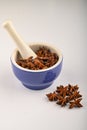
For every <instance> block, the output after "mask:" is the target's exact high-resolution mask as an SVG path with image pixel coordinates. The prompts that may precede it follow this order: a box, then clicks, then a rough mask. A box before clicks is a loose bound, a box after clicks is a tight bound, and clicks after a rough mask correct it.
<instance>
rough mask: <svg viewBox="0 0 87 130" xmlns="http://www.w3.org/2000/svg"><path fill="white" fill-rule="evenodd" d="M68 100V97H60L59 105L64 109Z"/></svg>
mask: <svg viewBox="0 0 87 130" xmlns="http://www.w3.org/2000/svg"><path fill="white" fill-rule="evenodd" d="M67 102H68V100H67V98H66V97H62V96H58V100H57V104H59V105H61V106H62V107H63V106H65V105H66V104H67Z"/></svg>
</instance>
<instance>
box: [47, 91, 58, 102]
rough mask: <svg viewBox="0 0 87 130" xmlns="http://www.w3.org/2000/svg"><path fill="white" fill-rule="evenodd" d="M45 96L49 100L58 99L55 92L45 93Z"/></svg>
mask: <svg viewBox="0 0 87 130" xmlns="http://www.w3.org/2000/svg"><path fill="white" fill-rule="evenodd" d="M46 96H47V97H48V99H49V100H50V101H57V100H58V96H57V94H56V92H53V93H49V94H46Z"/></svg>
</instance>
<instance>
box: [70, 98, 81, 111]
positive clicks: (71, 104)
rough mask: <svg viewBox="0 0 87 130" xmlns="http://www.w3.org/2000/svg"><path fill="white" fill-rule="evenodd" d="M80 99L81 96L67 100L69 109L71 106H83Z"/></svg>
mask: <svg viewBox="0 0 87 130" xmlns="http://www.w3.org/2000/svg"><path fill="white" fill-rule="evenodd" d="M81 100H82V98H80V99H75V100H74V101H72V102H69V103H70V105H69V108H70V109H71V108H73V107H83V105H82V104H81V103H80V101H81Z"/></svg>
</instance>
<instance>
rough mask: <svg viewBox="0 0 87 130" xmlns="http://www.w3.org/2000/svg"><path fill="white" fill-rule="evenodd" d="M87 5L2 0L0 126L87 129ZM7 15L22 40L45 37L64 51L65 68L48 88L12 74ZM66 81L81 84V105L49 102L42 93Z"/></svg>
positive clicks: (81, 1)
mask: <svg viewBox="0 0 87 130" xmlns="http://www.w3.org/2000/svg"><path fill="white" fill-rule="evenodd" d="M86 9H87V1H86V0H60V1H59V0H43V1H40V0H36V1H35V0H31V1H30V0H19V1H16V0H15V1H11V0H8V1H7V0H6V1H5V0H3V1H1V0H0V24H1V26H0V57H1V58H0V59H1V60H0V130H87V123H86V122H87V72H86V71H87V61H86V51H87V45H86V42H87V39H86V26H87V22H86V20H87V15H86V13H87V10H86ZM7 19H11V20H12V21H13V23H14V26H15V28H16V30H17V31H18V32H19V33H20V35H21V36H22V37H23V39H24V40H25V42H32V41H34V42H37V41H43V42H49V43H53V44H54V46H56V47H59V48H60V49H61V50H62V52H63V56H64V63H63V69H62V72H61V74H60V76H59V78H58V79H57V80H56V81H55V82H54V84H53V85H52V86H51V87H49V88H47V89H45V90H41V91H33V90H29V89H27V88H25V87H24V86H23V85H22V84H21V83H20V82H19V81H18V80H17V79H16V77H15V76H14V74H13V72H12V69H11V64H10V55H11V53H12V51H13V50H14V48H15V45H14V43H13V40H12V39H11V38H10V37H9V35H8V34H7V32H6V31H5V29H4V28H3V27H2V23H3V22H4V21H5V20H7ZM68 83H71V84H78V85H79V87H80V91H81V93H82V94H83V105H84V107H83V108H81V109H72V110H69V109H67V108H61V107H60V106H57V105H56V104H55V103H51V102H48V100H47V98H46V96H45V94H46V93H49V92H52V91H54V90H55V88H56V86H57V85H60V84H64V85H66V84H68Z"/></svg>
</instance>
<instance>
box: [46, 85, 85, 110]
mask: <svg viewBox="0 0 87 130" xmlns="http://www.w3.org/2000/svg"><path fill="white" fill-rule="evenodd" d="M78 89H79V87H78V85H74V86H73V85H71V84H68V85H67V86H63V85H60V86H57V88H56V90H55V91H54V92H53V93H49V94H46V96H47V97H48V99H49V101H56V104H58V105H61V106H62V107H64V106H66V105H67V104H68V105H69V104H70V105H69V108H73V107H82V106H83V105H82V104H81V103H80V101H81V100H82V98H81V97H82V95H81V94H80V92H79V91H78Z"/></svg>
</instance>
